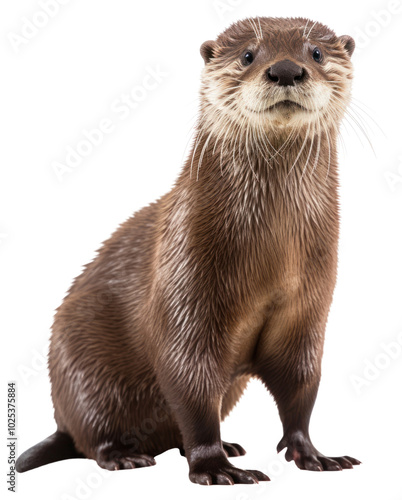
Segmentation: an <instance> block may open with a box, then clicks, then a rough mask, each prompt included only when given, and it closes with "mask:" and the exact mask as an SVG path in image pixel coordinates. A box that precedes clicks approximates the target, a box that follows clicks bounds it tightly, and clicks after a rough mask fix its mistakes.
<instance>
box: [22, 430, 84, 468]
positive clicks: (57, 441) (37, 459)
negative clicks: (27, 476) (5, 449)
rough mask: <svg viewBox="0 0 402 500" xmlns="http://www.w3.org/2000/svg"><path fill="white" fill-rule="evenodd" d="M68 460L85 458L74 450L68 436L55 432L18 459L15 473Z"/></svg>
mask: <svg viewBox="0 0 402 500" xmlns="http://www.w3.org/2000/svg"><path fill="white" fill-rule="evenodd" d="M68 458H85V457H84V455H82V454H81V453H79V452H78V451H77V450H76V449H75V447H74V442H73V440H72V438H71V437H70V436H69V435H68V434H66V433H65V432H60V431H56V432H55V433H54V434H52V435H51V436H49V437H48V438H46V439H44V440H43V441H41V442H40V443H38V444H36V445H35V446H32V448H29V450H27V451H25V452H24V453H23V454H22V455H21V456H20V457H18V460H17V463H16V469H17V472H26V471H27V470H31V469H35V468H36V467H41V466H42V465H46V464H50V463H52V462H58V461H59V460H66V459H68Z"/></svg>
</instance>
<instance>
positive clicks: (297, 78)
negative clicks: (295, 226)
mask: <svg viewBox="0 0 402 500" xmlns="http://www.w3.org/2000/svg"><path fill="white" fill-rule="evenodd" d="M354 47H355V44H354V41H353V39H352V38H351V37H349V36H341V37H337V36H336V35H335V33H334V32H333V31H331V30H330V29H329V28H327V27H326V26H324V25H322V24H320V23H314V22H313V21H310V20H308V19H303V18H296V19H295V18H292V19H285V18H283V19H281V18H254V19H245V20H243V21H240V22H238V23H236V24H234V25H232V26H230V27H229V28H228V29H227V30H226V31H225V32H224V33H222V34H221V35H220V36H219V37H218V39H217V40H216V41H208V42H205V43H204V44H203V45H202V46H201V54H202V56H203V58H204V60H205V68H204V72H203V85H202V89H201V99H202V104H203V106H204V108H203V109H204V119H205V120H206V123H207V124H208V125H209V128H210V129H212V130H213V129H216V130H217V131H218V130H222V126H223V127H224V128H227V127H228V125H232V126H235V127H236V128H239V127H248V129H249V128H252V129H257V131H262V130H263V131H264V132H267V131H269V130H271V131H272V130H275V131H277V130H287V129H289V128H292V129H295V128H296V129H297V128H300V127H303V126H307V127H308V130H311V131H312V132H313V131H315V130H316V128H317V130H318V127H319V126H320V127H323V128H328V124H332V125H336V126H338V125H339V123H340V121H341V119H342V117H343V115H344V112H345V109H346V106H347V105H348V102H349V98H350V87H351V80H352V64H351V61H350V57H351V55H352V53H353V50H354Z"/></svg>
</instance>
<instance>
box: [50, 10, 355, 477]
mask: <svg viewBox="0 0 402 500" xmlns="http://www.w3.org/2000/svg"><path fill="white" fill-rule="evenodd" d="M309 43H311V44H312V45H314V46H315V45H320V47H322V49H323V51H324V54H325V57H326V59H325V63H324V64H323V65H318V64H317V63H316V62H315V61H313V60H311V57H310V53H309V51H308V49H306V48H305V45H304V44H307V45H306V47H307V46H309V45H308V44H309ZM350 43H351V42H350V39H349V38H348V37H336V36H335V34H334V33H333V32H332V31H331V30H329V29H328V28H327V27H325V26H323V25H321V24H319V23H315V24H314V25H313V22H312V21H309V20H307V19H272V18H259V19H257V18H256V19H250V20H248V19H246V20H243V21H240V22H238V23H236V24H234V25H232V26H231V27H230V28H228V29H227V30H226V31H225V32H224V33H223V34H222V35H220V36H219V37H218V39H217V40H216V41H215V42H207V43H206V44H204V46H203V48H202V54H203V57H204V59H205V60H206V65H205V68H204V71H203V76H202V88H201V99H200V116H199V122H198V126H197V132H196V135H195V140H194V144H193V148H192V151H191V153H190V155H189V158H188V159H187V161H186V163H185V165H184V167H183V169H182V172H181V174H180V176H179V178H178V180H177V182H176V184H175V186H174V187H173V189H172V190H171V191H170V192H169V193H167V194H166V195H165V196H163V197H162V198H161V199H159V200H158V201H157V202H155V203H153V204H151V205H149V206H147V207H145V208H143V209H142V210H140V211H139V212H137V213H136V214H134V216H133V217H131V218H130V219H129V220H127V221H126V222H125V223H124V224H123V225H122V226H120V228H119V229H118V230H117V231H116V232H115V233H114V234H113V235H112V237H111V238H110V239H109V240H107V241H106V242H105V243H104V244H103V246H102V248H101V249H100V250H99V254H98V256H97V257H96V259H95V260H94V261H93V262H91V263H90V264H89V265H87V266H86V268H85V270H84V272H83V273H82V274H81V276H79V277H78V278H77V279H76V280H75V282H74V284H73V285H72V287H71V289H70V290H69V292H68V294H67V296H66V298H65V299H64V301H63V303H62V305H61V306H60V307H59V309H58V310H57V314H56V316H55V321H54V325H53V334H52V339H51V347H50V355H49V368H50V377H51V383H52V398H53V403H54V408H55V419H56V422H57V426H58V430H59V432H61V433H62V434H63V435H68V436H70V438H71V439H72V441H73V443H74V446H75V449H76V450H77V454H82V455H84V456H85V457H88V458H93V459H95V460H97V461H98V463H99V464H100V465H101V466H103V467H106V468H112V469H113V468H124V467H128V466H133V467H135V466H144V465H151V464H152V457H154V456H155V455H157V454H159V453H162V452H163V451H165V450H167V449H169V448H173V447H178V448H181V449H182V448H184V450H185V453H186V456H187V458H188V460H189V464H190V478H191V479H192V480H193V481H195V482H200V483H203V484H208V483H210V482H221V483H225V482H229V483H230V482H253V481H254V480H258V479H260V480H261V479H265V478H264V477H263V475H262V474H261V473H258V471H254V472H251V473H249V474H248V475H247V474H246V475H244V474H243V475H241V474H240V472H245V471H240V472H233V470H232V469H234V468H233V467H232V469H230V467H229V465H230V464H229V465H227V464H226V462H225V459H224V458H223V457H222V454H221V451H219V450H222V447H221V444H220V434H219V421H220V420H221V419H223V418H224V417H226V416H227V415H228V414H229V413H230V411H231V409H232V408H233V406H234V405H235V404H236V402H237V401H238V399H239V398H240V396H241V394H242V392H243V390H244V388H245V387H246V384H247V381H248V380H249V378H250V377H258V378H260V379H261V380H262V381H263V382H264V383H265V385H266V386H267V388H268V389H269V390H270V391H271V392H272V394H273V395H274V397H275V399H276V401H277V404H278V409H279V413H280V416H281V419H282V422H283V425H284V438H283V440H282V441H281V447H284V446H287V447H288V455H287V457H288V458H289V459H295V460H296V463H298V465H299V467H301V468H312V469H314V468H317V467H318V465H317V464H320V465H321V468H331V462H330V461H327V462H325V460H324V459H323V461H321V462H320V461H317V457H319V456H320V455H319V454H318V452H317V453H315V452H316V450H315V449H314V450H315V451H314V452H312V451H311V449H310V448H311V447H310V444H311V443H310V441H309V438H308V421H309V417H310V413H311V410H312V407H313V404H314V400H315V396H316V390H317V388H318V384H319V379H320V366H321V357H322V351H323V342H324V332H325V324H326V321H327V315H328V311H329V308H330V304H331V301H332V293H333V289H334V286H335V281H336V266H337V245H338V232H339V214H338V195H337V191H338V173H337V154H336V149H337V147H336V146H337V145H336V140H337V135H338V129H339V124H340V121H341V119H342V116H343V113H344V110H345V109H346V106H347V104H348V101H349V94H350V82H351V78H352V67H351V63H350V54H349V52H351V51H352V50H353V49H351V48H350V46H349V47H348V44H350ZM250 47H252V48H253V50H257V51H258V54H259V56H258V57H259V59H258V62H257V58H256V64H255V65H254V66H253V67H252V66H250V68H248V69H245V68H242V67H241V64H240V63H239V54H241V53H242V52H243V51H244V50H245V49H247V48H250ZM283 57H287V58H293V60H295V61H298V62H299V63H300V64H303V65H304V66H305V67H306V68H307V71H308V72H309V80H308V83H306V89H308V91H306V92H307V93H310V97H306V96H305V95H303V92H301V91H300V92H299V98H300V99H301V102H304V103H305V104H306V103H307V104H308V105H309V106H310V107H312V108H313V111H314V112H313V113H312V115H311V117H308V118H307V116H306V115H300V116H298V117H296V118H294V117H291V116H282V115H281V114H280V113H275V115H272V117H271V119H270V118H269V117H265V118H264V117H262V116H258V115H257V116H255V117H254V116H251V114H247V112H246V111H245V110H244V107H243V106H244V99H249V101H250V102H253V103H258V105H259V106H260V108H261V109H262V106H263V104H264V105H266V104H270V103H272V102H274V101H275V99H278V98H279V97H280V96H281V95H283V94H281V93H280V91H282V90H283V89H279V91H278V89H275V88H273V87H272V88H269V87H268V86H267V83H266V82H265V81H262V77H261V74H262V71H263V70H265V69H266V68H267V67H268V66H269V65H271V64H273V62H275V60H280V59H281V58H283ZM319 86H321V87H319ZM324 87H325V89H327V90H326V92H327V94H328V93H329V95H330V101H329V102H327V104H326V106H325V109H324V110H323V111H322V112H321V111H319V110H318V109H316V108H314V106H315V103H316V102H317V99H315V97H314V92H316V96H317V95H318V93H319V89H321V91H322V89H324ZM264 89H267V92H265V90H264ZM317 89H318V90H317ZM283 91H284V92H285V90H283ZM264 92H265V94H266V95H267V96H268V97H266V98H265V97H264V99H265V101H264V103H263V104H262V97H260V96H262V95H263V94H264ZM278 96H279V97H278ZM249 101H247V102H249ZM156 140H157V139H156ZM225 446H229V445H228V444H225ZM225 446H224V447H225ZM311 446H312V445H311ZM309 447H310V448H309ZM306 450H307V451H306ZM308 450H310V451H308ZM289 453H290V455H289ZM303 453H305V454H307V455H308V453H310V455H311V456H310V455H308V456H307V458H305V460H304V462H302V459H301V458H300V455H303ZM130 454H131V455H130ZM229 454H230V453H229ZM313 455H314V456H313ZM130 456H132V457H133V458H132V460H131V462H130ZM324 458H325V457H324ZM339 458H344V457H339ZM206 459H208V460H209V462H208V464H209V465H208V466H206V465H205V463H206V462H205V461H206ZM328 460H329V459H328ZM347 462H348V459H346V458H345V459H344V460H343V467H348V463H347ZM337 463H338V465H340V467H338V468H342V461H341V460H338V462H337ZM352 463H357V461H355V462H353V459H350V461H349V465H350V466H351V464H352ZM211 464H212V465H211ZM311 464H312V465H311ZM325 464H326V465H325ZM309 465H310V466H309ZM208 467H209V468H208ZM225 467H226V468H225ZM332 467H333V468H337V467H335V465H334V464H333V463H332ZM216 470H218V472H219V471H220V472H219V473H216V474H215V472H216ZM235 470H236V471H239V469H235ZM230 471H231V472H230Z"/></svg>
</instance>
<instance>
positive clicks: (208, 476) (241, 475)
mask: <svg viewBox="0 0 402 500" xmlns="http://www.w3.org/2000/svg"><path fill="white" fill-rule="evenodd" d="M189 478H190V481H192V482H193V483H198V484H206V485H210V484H256V483H258V482H259V481H269V480H270V479H269V477H268V476H266V475H265V474H264V473H262V472H260V471H258V470H242V469H237V468H236V467H233V465H232V464H231V463H230V462H229V461H228V460H227V459H226V457H208V458H204V459H201V460H198V461H197V462H196V463H195V464H192V465H191V466H190V473H189Z"/></svg>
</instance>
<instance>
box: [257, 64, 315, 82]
mask: <svg viewBox="0 0 402 500" xmlns="http://www.w3.org/2000/svg"><path fill="white" fill-rule="evenodd" d="M305 75H306V71H305V70H304V68H302V67H301V66H298V65H297V64H295V63H294V62H292V61H289V59H285V60H284V61H279V62H277V63H276V64H274V65H273V66H271V67H270V68H268V70H267V72H266V76H267V78H268V80H271V81H272V82H275V83H277V84H278V85H295V84H296V82H300V81H302V80H303V79H304V77H305Z"/></svg>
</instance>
